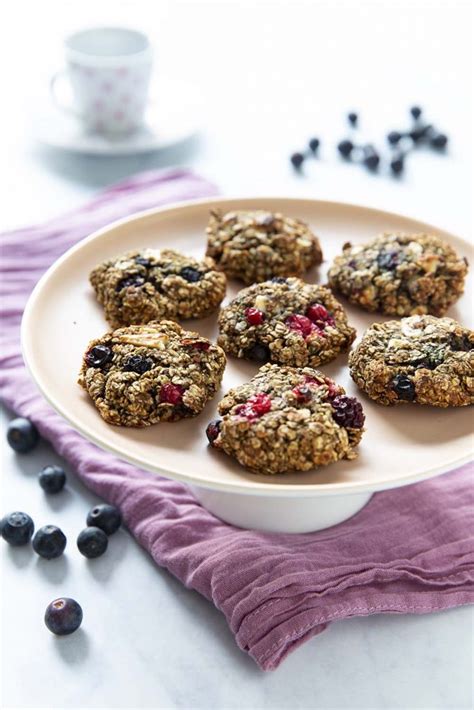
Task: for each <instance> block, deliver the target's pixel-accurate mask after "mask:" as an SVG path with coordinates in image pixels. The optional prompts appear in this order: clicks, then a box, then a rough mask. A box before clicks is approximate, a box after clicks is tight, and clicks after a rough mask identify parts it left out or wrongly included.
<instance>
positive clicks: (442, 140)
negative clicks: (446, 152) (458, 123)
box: [430, 133, 448, 149]
mask: <svg viewBox="0 0 474 710" xmlns="http://www.w3.org/2000/svg"><path fill="white" fill-rule="evenodd" d="M447 143H448V136H447V135H445V134H444V133H436V134H435V135H434V136H432V137H431V138H430V145H431V146H433V148H439V149H440V148H445V147H446V145H447Z"/></svg>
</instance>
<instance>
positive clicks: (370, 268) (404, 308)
mask: <svg viewBox="0 0 474 710" xmlns="http://www.w3.org/2000/svg"><path fill="white" fill-rule="evenodd" d="M466 274H467V261H466V260H465V259H463V258H461V257H459V256H458V254H456V252H455V250H454V249H453V248H452V247H451V246H450V245H449V244H448V243H447V242H445V241H444V240H443V239H440V237H436V236H433V235H429V234H401V233H392V232H387V233H385V234H381V235H380V236H378V237H376V238H375V239H373V240H372V241H370V242H367V243H365V244H359V245H352V244H345V245H344V247H343V253H342V255H341V256H337V257H336V258H335V260H334V263H333V265H332V266H331V268H330V269H329V273H328V279H329V285H330V286H331V288H333V289H334V290H336V291H338V292H339V293H342V294H343V295H344V296H346V297H347V298H348V299H349V301H350V302H351V303H355V304H356V305H358V306H361V307H362V308H365V309H366V310H368V311H378V312H380V313H386V314H387V315H394V316H410V315H424V314H431V315H435V316H442V315H444V314H445V313H446V311H447V309H448V308H449V306H451V305H452V304H453V303H455V301H457V299H458V298H459V296H460V295H461V294H462V292H463V290H464V279H465V276H466Z"/></svg>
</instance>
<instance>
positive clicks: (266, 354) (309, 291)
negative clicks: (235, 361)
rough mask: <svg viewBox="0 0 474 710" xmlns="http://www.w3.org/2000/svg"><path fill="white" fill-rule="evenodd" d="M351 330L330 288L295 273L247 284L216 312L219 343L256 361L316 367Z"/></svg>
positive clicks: (344, 343) (343, 345)
mask: <svg viewBox="0 0 474 710" xmlns="http://www.w3.org/2000/svg"><path fill="white" fill-rule="evenodd" d="M355 335H356V332H355V330H354V328H352V326H350V325H349V323H348V322H347V315H346V313H345V311H344V309H343V307H342V306H341V304H340V303H339V302H338V301H337V300H336V299H335V298H334V296H333V294H332V293H331V291H330V290H329V289H327V288H325V287H324V286H318V285H317V284H309V283H305V282H304V281H301V279H298V278H295V277H289V278H282V277H276V278H274V279H272V280H271V281H265V282H264V283H261V284H254V285H253V286H249V287H248V288H245V289H243V290H242V291H240V292H239V293H238V295H237V297H236V298H234V300H233V301H232V302H231V303H230V304H229V305H228V306H226V307H225V308H223V309H222V310H221V312H220V314H219V338H218V343H219V345H220V346H221V347H222V348H223V349H224V350H225V351H226V352H227V353H229V354H230V355H234V356H235V357H241V358H246V359H248V360H255V361H257V362H266V361H270V362H275V363H278V364H280V365H293V366H296V367H304V366H306V365H309V366H311V367H316V366H318V365H321V364H323V363H326V362H330V361H331V360H334V358H336V357H337V356H338V355H339V353H342V352H346V351H347V350H348V349H349V347H350V345H351V343H352V342H353V340H354V338H355Z"/></svg>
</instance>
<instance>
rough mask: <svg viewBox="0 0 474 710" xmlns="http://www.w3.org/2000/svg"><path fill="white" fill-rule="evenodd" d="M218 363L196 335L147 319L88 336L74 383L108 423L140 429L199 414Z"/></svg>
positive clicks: (213, 348)
mask: <svg viewBox="0 0 474 710" xmlns="http://www.w3.org/2000/svg"><path fill="white" fill-rule="evenodd" d="M224 367H225V355H224V353H223V351H222V350H221V348H220V347H218V346H217V345H213V344H212V343H210V342H209V341H208V340H206V339H205V338H203V337H202V336H201V335H199V334H198V333H193V332H191V331H186V330H183V329H182V328H181V326H179V325H178V324H177V323H174V322H172V321H160V322H154V321H151V322H150V323H148V324H147V325H132V326H129V327H128V328H119V329H118V330H114V331H112V332H110V333H106V334H105V335H104V336H102V338H97V340H93V341H92V342H91V343H90V344H89V347H88V348H87V351H86V353H85V355H84V359H83V364H82V369H81V372H80V375H79V384H80V385H81V386H82V387H83V388H84V389H85V390H86V392H87V393H88V394H89V396H90V398H91V399H92V401H93V403H94V405H95V406H96V408H97V409H98V411H99V414H100V415H101V417H102V418H103V419H105V421H106V422H108V423H109V424H117V425H122V426H133V427H145V426H149V425H150V424H156V423H157V422H161V421H169V422H174V421H177V420H178V419H183V418H184V417H193V416H195V415H196V414H199V412H200V411H201V410H202V409H203V407H204V405H205V404H206V403H207V402H208V400H209V399H211V397H213V396H214V394H215V393H216V390H217V388H218V387H219V384H220V382H221V379H222V374H223V372H224Z"/></svg>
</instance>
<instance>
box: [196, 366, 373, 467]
mask: <svg viewBox="0 0 474 710" xmlns="http://www.w3.org/2000/svg"><path fill="white" fill-rule="evenodd" d="M219 414H220V415H221V418H220V419H215V420H213V421H212V422H210V423H209V425H208V427H207V430H206V434H207V438H208V440H209V443H210V445H211V446H213V447H215V448H216V449H221V450H222V451H224V452H225V453H226V454H228V455H229V456H233V457H234V458H236V459H237V461H238V462H239V463H240V464H241V465H242V466H245V467H246V468H248V469H249V470H250V471H253V472H255V473H267V474H273V473H286V472H291V471H307V470H309V469H312V468H316V467H317V466H325V465H327V464H329V463H332V462H333V461H338V460H340V459H353V458H355V457H356V456H357V453H356V447H357V445H358V444H359V442H360V440H361V437H362V433H363V427H364V420H365V417H364V412H363V410H362V405H361V404H360V402H358V400H357V399H356V398H355V397H348V396H347V395H346V394H345V391H344V389H343V387H341V386H340V385H337V384H336V383H335V382H333V380H331V379H330V378H329V377H326V376H325V375H323V373H321V372H319V371H318V370H314V369H312V368H309V367H305V368H293V367H279V366H278V365H270V364H268V365H264V366H263V367H261V368H260V370H259V372H258V373H257V374H256V375H255V377H253V378H252V379H251V380H250V382H247V383H246V384H243V385H240V386H239V387H235V388H234V389H232V390H230V392H228V394H227V395H226V396H225V397H224V398H223V399H222V401H221V402H220V404H219Z"/></svg>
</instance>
